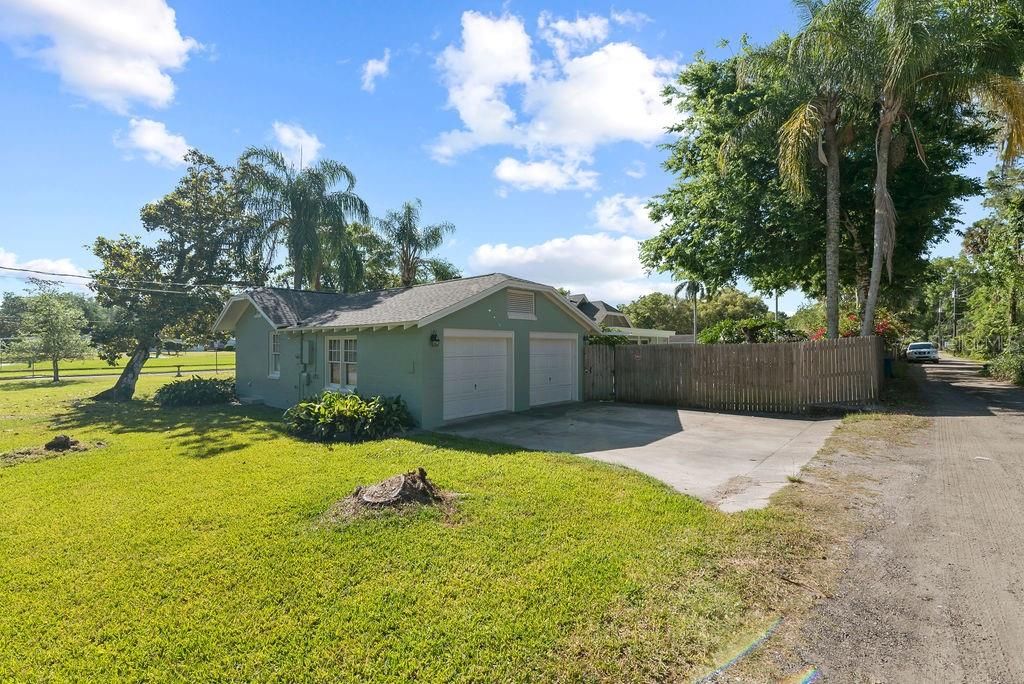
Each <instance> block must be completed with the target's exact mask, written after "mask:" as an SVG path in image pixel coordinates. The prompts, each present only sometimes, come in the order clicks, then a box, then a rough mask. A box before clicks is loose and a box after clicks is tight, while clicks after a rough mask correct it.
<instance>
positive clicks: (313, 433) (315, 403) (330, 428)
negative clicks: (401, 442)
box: [284, 392, 413, 442]
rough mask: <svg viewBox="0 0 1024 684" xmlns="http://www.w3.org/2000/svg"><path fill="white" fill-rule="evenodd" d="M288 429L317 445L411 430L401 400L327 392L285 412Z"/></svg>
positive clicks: (408, 415) (410, 419)
mask: <svg viewBox="0 0 1024 684" xmlns="http://www.w3.org/2000/svg"><path fill="white" fill-rule="evenodd" d="M284 424H285V429H286V430H287V431H288V432H290V433H291V434H293V435H295V436H296V437H301V438H303V439H311V440H314V441H317V442H338V441H348V442H360V441H363V440H366V439H381V438H383V437H388V436H389V435H393V434H395V433H398V432H402V431H403V430H405V429H406V428H410V427H412V424H413V421H412V415H411V414H410V413H409V408H408V407H407V406H406V405H405V401H403V400H402V397H373V398H372V399H363V398H362V397H360V396H359V395H358V394H341V393H340V392H324V393H323V394H319V395H317V396H315V397H312V398H310V399H306V400H304V401H300V402H299V403H298V404H296V405H295V406H292V407H291V408H290V409H288V410H287V411H285V413H284Z"/></svg>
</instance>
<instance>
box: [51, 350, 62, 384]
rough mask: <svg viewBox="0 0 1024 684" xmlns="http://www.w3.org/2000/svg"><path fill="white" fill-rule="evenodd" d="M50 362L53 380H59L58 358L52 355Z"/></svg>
mask: <svg viewBox="0 0 1024 684" xmlns="http://www.w3.org/2000/svg"><path fill="white" fill-rule="evenodd" d="M50 362H51V363H53V381H54V382H60V359H58V358H57V357H56V356H54V357H53V358H52V359H50Z"/></svg>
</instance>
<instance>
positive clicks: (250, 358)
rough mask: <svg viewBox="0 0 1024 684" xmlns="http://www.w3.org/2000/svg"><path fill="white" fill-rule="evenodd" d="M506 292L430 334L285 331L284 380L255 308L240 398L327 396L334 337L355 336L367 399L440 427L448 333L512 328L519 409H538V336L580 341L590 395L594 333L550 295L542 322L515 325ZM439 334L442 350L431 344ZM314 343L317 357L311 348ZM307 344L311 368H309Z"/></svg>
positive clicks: (540, 304)
mask: <svg viewBox="0 0 1024 684" xmlns="http://www.w3.org/2000/svg"><path fill="white" fill-rule="evenodd" d="M506 296H507V295H506V291H505V290H501V291H499V292H496V293H494V294H493V295H491V296H489V297H487V298H485V299H482V300H481V301H479V302H476V303H474V304H472V305H470V306H468V307H466V308H464V309H462V310H460V311H456V312H455V313H453V314H451V315H449V316H446V317H445V318H443V319H441V320H438V321H436V322H435V323H433V324H432V325H429V326H426V327H423V328H410V329H408V330H398V329H396V330H391V331H385V330H378V331H376V332H370V331H363V332H353V333H342V332H338V333H334V332H316V333H280V335H281V338H280V340H281V345H280V346H281V374H280V378H277V379H274V378H270V377H268V375H269V369H270V332H271V327H270V324H269V323H267V321H266V320H265V319H264V318H263V317H262V316H261V315H260V314H259V313H257V312H256V310H255V309H253V308H252V306H249V307H247V309H246V311H245V312H244V313H243V314H242V316H241V318H240V319H239V321H238V324H237V326H236V328H235V336H236V337H237V339H238V343H237V350H236V354H235V367H236V371H235V373H236V383H237V387H238V394H239V397H240V398H242V399H244V400H248V401H260V402H262V403H265V404H267V405H269V406H276V407H278V408H282V409H284V408H288V407H289V406H292V405H293V404H295V403H296V402H297V401H299V400H300V399H301V398H303V397H308V396H311V395H314V394H317V393H319V392H322V391H323V390H324V388H325V386H326V382H327V338H328V337H354V338H355V339H356V348H357V361H356V363H357V366H356V367H357V372H358V385H357V391H358V392H359V393H360V394H361V395H363V396H375V395H378V394H379V395H385V396H394V395H401V396H402V398H403V399H404V400H405V401H406V403H407V404H408V405H409V410H410V411H411V412H412V415H413V417H414V418H415V419H416V422H417V424H419V425H420V426H422V427H424V428H428V429H429V428H433V427H437V426H439V425H440V424H441V423H442V422H443V418H442V415H443V400H444V398H443V396H442V388H443V384H444V383H443V377H444V375H443V374H444V363H443V360H444V330H445V329H446V328H458V329H471V330H510V331H512V332H513V333H514V349H513V368H514V375H513V386H514V393H513V396H514V408H515V410H516V411H523V410H526V409H528V408H529V407H530V333H531V332H560V333H574V334H576V335H577V336H578V339H577V349H578V351H579V359H578V364H579V366H578V371H577V384H578V387H577V396H578V397H581V398H582V397H583V348H584V340H583V336H584V335H585V334H586V333H587V329H586V328H585V327H584V325H583V324H582V323H581V322H579V321H578V320H577V319H576V318H575V317H573V316H572V315H571V314H569V313H568V312H566V311H563V310H562V309H561V308H560V307H558V306H557V305H556V304H555V303H554V302H552V301H551V300H550V299H548V298H547V297H546V296H545V295H543V294H542V293H536V295H535V299H534V309H535V313H536V318H537V320H523V319H509V317H508V314H507V300H506ZM431 333H437V336H438V338H439V344H438V346H436V347H434V346H431V344H430V336H431ZM310 342H312V343H313V345H314V349H313V353H312V355H310V354H309V351H308V345H309V343H310ZM303 346H307V351H306V354H305V357H306V360H307V361H308V363H303V360H304V358H303V353H302V348H303Z"/></svg>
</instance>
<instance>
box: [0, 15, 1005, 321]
mask: <svg viewBox="0 0 1024 684" xmlns="http://www.w3.org/2000/svg"><path fill="white" fill-rule="evenodd" d="M62 5H63V6H62ZM796 21H797V19H796V15H795V13H794V12H793V11H792V9H791V5H790V3H789V2H786V1H782V0H778V1H759V2H749V1H741V0H718V1H716V2H711V3H707V2H693V1H691V2H663V3H654V2H632V3H629V4H628V5H622V6H620V5H609V4H607V3H579V2H572V3H570V2H562V1H559V2H544V3H532V2H504V3H499V2H485V3H476V4H472V5H457V4H454V3H420V2H401V3H395V2H389V3H370V2H344V3H342V2H336V3H301V6H300V5H299V4H295V3H276V2H274V3H270V2H267V3H256V2H244V3H243V2H223V1H221V2H212V3H211V2H206V1H202V2H201V1H192V0H189V1H182V0H167V1H165V0H89V1H86V0H82V1H81V2H70V3H56V2H44V1H43V0H0V41H2V42H3V45H2V46H0V84H2V86H0V88H2V90H0V94H2V95H0V97H2V100H0V102H2V106H3V110H4V121H5V125H4V126H3V127H0V149H3V150H4V151H5V155H4V156H5V161H6V163H5V164H3V165H0V188H2V190H0V204H2V206H3V208H4V211H3V218H2V219H0V221H2V224H0V266H29V267H39V266H42V267H43V268H44V269H48V268H51V267H52V268H55V269H56V270H62V271H70V270H74V271H76V272H84V270H85V269H88V268H90V267H93V266H95V265H96V263H95V260H94V259H93V258H92V256H91V255H90V254H89V252H88V250H87V249H86V247H85V245H86V244H87V243H89V242H91V240H92V239H93V238H94V237H95V236H96V235H115V234H117V233H121V232H127V233H136V232H139V231H140V227H139V222H138V211H139V208H140V207H141V206H142V205H143V204H144V203H146V202H148V201H151V200H154V199H156V198H158V197H160V196H162V195H163V194H165V193H166V192H168V191H169V190H170V189H171V188H172V187H173V185H174V183H175V181H176V180H177V178H178V177H179V176H180V175H181V172H182V167H181V166H180V156H181V153H182V151H183V150H184V149H185V146H186V145H187V146H195V147H198V148H200V149H201V150H203V151H204V152H207V153H209V154H212V155H213V156H215V157H216V158H218V159H219V160H220V161H222V162H225V163H230V162H232V161H233V160H234V159H235V158H237V156H238V154H239V153H240V152H241V151H242V150H243V149H244V148H245V147H246V146H248V145H273V146H276V147H279V148H280V149H282V150H283V151H285V152H286V154H290V155H293V156H296V157H297V155H298V150H299V148H300V147H301V149H302V155H303V157H304V159H305V160H306V161H308V160H309V159H310V157H311V156H316V157H329V158H333V159H337V160H340V161H343V162H344V163H346V164H347V165H349V167H350V168H351V169H352V170H353V171H354V172H355V173H356V175H357V178H358V185H357V191H358V192H359V193H360V194H361V195H362V196H363V198H364V199H366V200H367V202H368V203H369V204H370V207H371V209H372V210H373V211H374V213H377V214H383V212H384V211H385V210H387V209H389V208H393V207H395V206H397V205H398V204H399V203H401V202H402V201H404V200H406V199H410V198H414V197H419V198H420V199H422V201H423V205H424V215H425V218H426V220H428V221H436V220H448V221H451V222H453V223H454V224H455V226H456V228H457V233H456V235H455V238H454V239H453V240H451V241H450V243H449V244H448V245H447V246H446V247H445V248H444V250H443V253H444V256H447V257H448V258H450V259H451V260H453V261H454V262H455V263H456V264H457V265H458V266H459V267H460V268H461V269H462V270H463V271H464V273H466V274H473V273H484V272H490V271H494V270H502V271H506V272H509V273H513V274H516V275H521V276H524V277H528V278H533V279H538V280H541V281H544V282H548V283H551V284H555V285H560V286H566V287H569V288H571V289H573V290H574V291H585V292H587V293H588V294H590V295H592V296H594V297H603V298H605V299H608V300H609V301H611V302H613V303H623V302H626V301H629V300H631V299H633V298H634V297H636V296H638V295H640V294H643V293H645V292H650V291H653V290H656V289H662V290H664V289H668V288H670V285H669V284H668V283H667V281H666V280H665V278H659V277H654V278H650V279H648V278H646V277H644V275H643V273H642V271H641V269H640V267H639V264H638V262H637V259H636V253H635V252H636V250H635V246H636V242H637V240H640V239H643V238H644V237H646V236H648V235H650V234H651V232H652V231H654V230H655V227H654V226H653V225H651V224H650V221H649V220H647V219H646V218H645V215H644V212H643V211H642V206H643V203H644V202H645V201H646V198H648V197H649V196H650V195H651V194H653V193H657V192H661V191H662V190H664V188H665V187H666V186H667V184H668V183H669V181H670V178H669V177H668V176H667V175H666V174H665V173H664V172H663V171H662V170H661V168H660V163H661V161H662V158H663V156H664V155H663V152H662V151H661V150H659V149H658V148H657V144H658V143H660V142H664V141H665V137H664V135H663V134H662V130H663V128H664V125H665V124H666V123H667V122H669V121H672V120H674V119H675V118H676V116H677V115H676V114H675V113H673V112H671V111H669V110H668V109H667V108H665V107H664V105H663V104H662V103H661V98H660V97H659V96H658V92H659V91H660V88H661V86H662V85H663V83H664V82H665V81H666V80H667V79H668V78H671V76H672V74H673V73H675V72H676V71H678V68H679V66H680V65H682V64H684V63H685V62H686V61H688V60H689V59H691V58H692V56H693V54H694V53H695V52H696V51H697V50H702V49H703V50H706V51H707V52H709V53H710V54H719V53H721V52H722V49H721V48H718V47H717V45H718V43H719V40H720V39H722V38H728V39H732V40H736V39H737V38H738V37H739V36H740V35H742V34H743V33H747V34H749V35H750V36H751V38H752V39H753V40H754V41H765V40H770V39H771V38H773V37H774V36H775V35H777V34H778V33H779V32H780V31H783V30H792V29H794V28H795V26H796ZM725 50H729V48H725ZM989 167H991V159H982V160H979V162H978V164H977V165H976V167H975V172H976V173H977V174H979V175H981V174H984V173H985V172H986V171H987V169H988V168H989ZM979 214H980V203H978V202H972V203H970V204H969V205H968V207H967V212H966V213H965V219H966V220H973V219H974V218H976V217H977V216H978V215H979ZM957 248H958V247H957V245H956V244H946V245H942V246H940V247H939V248H937V253H943V254H950V253H955V252H956V250H957ZM21 285H22V283H21V282H20V281H18V280H15V279H12V278H7V277H4V278H0V290H9V289H18V288H20V287H21ZM801 299H802V297H801V296H800V295H799V294H798V293H791V294H789V295H787V296H786V297H785V298H784V301H783V308H784V309H786V310H790V311H792V310H793V309H795V307H796V306H797V305H798V304H799V302H800V301H801Z"/></svg>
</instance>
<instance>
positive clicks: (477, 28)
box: [433, 11, 533, 161]
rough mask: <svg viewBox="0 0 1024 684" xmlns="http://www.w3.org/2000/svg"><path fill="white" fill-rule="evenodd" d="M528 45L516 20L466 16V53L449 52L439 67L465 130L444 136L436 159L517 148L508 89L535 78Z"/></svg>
mask: <svg viewBox="0 0 1024 684" xmlns="http://www.w3.org/2000/svg"><path fill="white" fill-rule="evenodd" d="M530 45H531V41H530V37H529V36H528V35H527V34H526V29H525V28H524V27H523V23H522V22H521V21H520V20H519V19H517V18H515V17H508V16H506V17H500V18H497V19H494V18H491V17H487V16H484V15H482V14H480V13H478V12H473V11H468V12H464V13H463V14H462V47H461V48H457V47H455V46H454V45H449V46H448V47H446V48H445V49H444V51H443V52H442V53H441V56H440V57H438V60H437V64H438V67H439V68H440V69H441V71H442V74H443V80H444V83H445V86H446V87H447V88H448V106H449V107H451V108H452V109H455V110H456V111H458V113H459V118H461V119H462V122H463V123H464V124H465V129H463V130H457V131H448V132H447V133H442V134H441V136H440V138H439V139H438V141H437V142H436V143H435V144H434V146H433V155H434V158H435V159H437V160H439V161H450V160H451V159H452V158H453V157H455V156H457V155H459V154H461V153H463V152H468V151H469V150H472V149H474V148H476V147H479V146H481V145H493V144H499V143H513V142H515V140H516V139H517V137H518V135H517V133H516V132H515V131H514V127H515V118H516V115H515V112H514V111H512V108H511V107H510V106H509V105H508V103H507V102H506V101H505V88H506V87H507V86H511V85H516V84H526V83H528V82H529V81H530V79H531V78H532V77H533V58H532V55H531V54H530Z"/></svg>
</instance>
